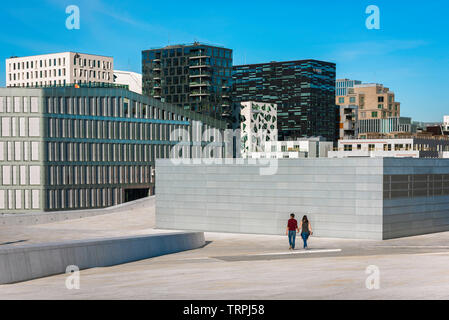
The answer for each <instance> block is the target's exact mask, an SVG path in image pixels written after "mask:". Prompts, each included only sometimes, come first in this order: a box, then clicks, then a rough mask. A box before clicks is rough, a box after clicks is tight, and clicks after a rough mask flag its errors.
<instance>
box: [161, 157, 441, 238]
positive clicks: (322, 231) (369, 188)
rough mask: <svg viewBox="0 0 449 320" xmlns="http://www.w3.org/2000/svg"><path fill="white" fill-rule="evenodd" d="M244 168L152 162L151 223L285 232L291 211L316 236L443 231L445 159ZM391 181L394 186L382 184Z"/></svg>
mask: <svg viewBox="0 0 449 320" xmlns="http://www.w3.org/2000/svg"><path fill="white" fill-rule="evenodd" d="M234 161H235V160H234ZM253 162H256V160H253ZM249 163H250V162H248V161H245V162H243V164H237V163H234V164H228V165H226V164H221V165H205V164H184V165H179V166H175V165H173V164H172V163H171V162H170V161H169V160H160V161H159V160H158V161H157V163H156V176H157V177H156V190H157V194H156V226H157V227H159V228H164V229H182V230H201V231H216V232H235V233H260V234H283V233H284V232H285V227H286V222H287V220H288V218H289V213H291V212H294V213H295V214H296V215H297V216H299V217H301V216H302V215H304V214H307V215H308V216H309V218H310V219H311V222H312V226H313V229H314V234H315V235H316V236H320V237H338V238H358V239H377V240H382V239H391V238H397V237H404V236H412V235H419V234H426V233H432V232H441V231H449V160H447V159H398V158H351V159H286V160H277V164H278V169H277V172H276V174H274V175H261V174H260V169H261V167H264V166H263V165H251V164H249ZM259 163H260V162H259ZM391 176H393V177H394V178H395V179H393V180H395V182H394V183H393V184H392V183H391V182H388V183H387V181H386V179H391ZM403 179H405V180H407V181H409V182H407V183H403ZM404 188H405V189H404Z"/></svg>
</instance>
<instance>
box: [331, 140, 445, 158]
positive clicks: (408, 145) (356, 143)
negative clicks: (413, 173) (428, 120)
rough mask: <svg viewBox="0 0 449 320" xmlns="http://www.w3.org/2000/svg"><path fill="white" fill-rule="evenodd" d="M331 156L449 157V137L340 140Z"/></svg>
mask: <svg viewBox="0 0 449 320" xmlns="http://www.w3.org/2000/svg"><path fill="white" fill-rule="evenodd" d="M328 157H329V158H351V157H352V158H360V157H370V158H377V157H391V158H449V139H432V138H408V139H355V140H340V141H339V142H338V149H337V150H335V151H330V152H329V154H328Z"/></svg>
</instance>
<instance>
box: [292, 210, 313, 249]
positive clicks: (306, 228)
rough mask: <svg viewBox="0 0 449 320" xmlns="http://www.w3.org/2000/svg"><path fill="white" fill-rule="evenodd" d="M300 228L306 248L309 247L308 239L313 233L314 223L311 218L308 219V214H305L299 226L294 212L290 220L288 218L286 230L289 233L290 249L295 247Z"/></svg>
mask: <svg viewBox="0 0 449 320" xmlns="http://www.w3.org/2000/svg"><path fill="white" fill-rule="evenodd" d="M299 230H301V237H302V240H303V242H304V249H307V239H309V236H310V235H312V225H311V224H310V222H309V219H307V216H304V217H302V220H301V222H300V224H299V226H298V221H296V219H295V215H294V214H293V213H292V214H291V215H290V220H288V224H287V232H286V233H287V235H288V242H289V243H290V250H294V249H295V240H296V231H298V232H299Z"/></svg>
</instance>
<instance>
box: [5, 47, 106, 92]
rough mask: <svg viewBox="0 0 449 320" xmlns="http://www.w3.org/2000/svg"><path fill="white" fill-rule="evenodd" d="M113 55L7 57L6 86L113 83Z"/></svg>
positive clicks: (68, 53) (71, 54) (70, 54)
mask: <svg viewBox="0 0 449 320" xmlns="http://www.w3.org/2000/svg"><path fill="white" fill-rule="evenodd" d="M113 70H114V59H113V58H112V57H105V56H99V55H91V54H84V53H76V52H62V53H53V54H45V55H37V56H28V57H12V58H9V59H6V86H7V87H46V86H64V85H68V84H90V83H113V82H114V77H113Z"/></svg>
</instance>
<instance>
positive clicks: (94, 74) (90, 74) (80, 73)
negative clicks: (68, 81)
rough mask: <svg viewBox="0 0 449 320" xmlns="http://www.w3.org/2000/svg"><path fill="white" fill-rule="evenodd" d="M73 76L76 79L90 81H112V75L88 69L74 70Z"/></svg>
mask: <svg viewBox="0 0 449 320" xmlns="http://www.w3.org/2000/svg"><path fill="white" fill-rule="evenodd" d="M73 76H74V77H75V78H76V77H78V78H84V79H86V78H88V79H90V80H91V79H98V80H107V81H111V79H112V77H111V73H110V72H104V71H95V70H86V69H79V70H78V69H76V68H75V69H73Z"/></svg>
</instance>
